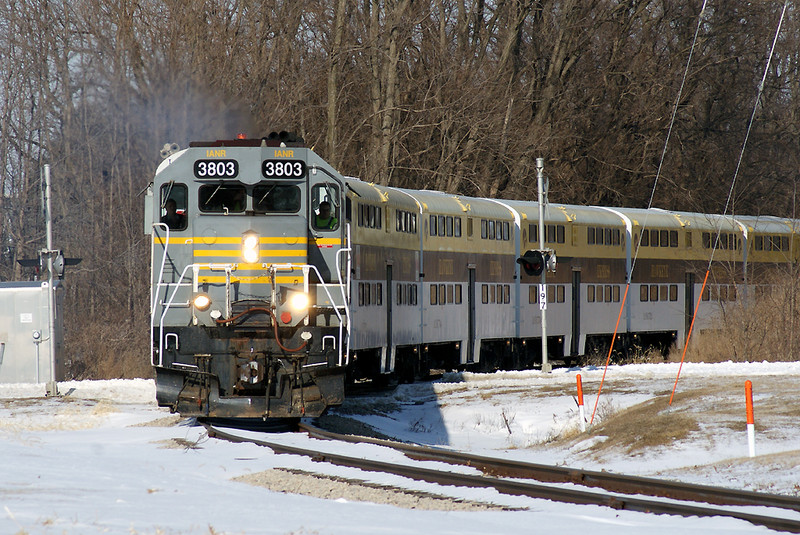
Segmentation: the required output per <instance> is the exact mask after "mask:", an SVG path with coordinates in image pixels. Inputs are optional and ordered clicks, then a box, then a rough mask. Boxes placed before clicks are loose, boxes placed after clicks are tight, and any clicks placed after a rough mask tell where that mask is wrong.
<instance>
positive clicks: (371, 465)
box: [203, 423, 800, 533]
mask: <svg viewBox="0 0 800 535" xmlns="http://www.w3.org/2000/svg"><path fill="white" fill-rule="evenodd" d="M203 425H204V426H205V428H206V430H207V431H208V435H209V436H210V437H214V438H219V439H223V440H228V441H231V442H242V443H251V444H256V445H259V446H264V447H267V448H270V449H271V450H273V451H274V452H275V453H277V454H290V455H301V456H305V457H309V458H311V459H312V460H314V461H317V462H327V463H331V464H335V465H339V466H347V467H351V468H357V469H360V470H366V471H370V472H382V473H388V474H394V475H398V476H401V477H407V478H411V479H414V480H419V481H427V482H429V483H436V484H440V485H454V486H461V487H472V488H494V489H495V490H497V491H498V492H500V493H503V494H509V495H516V496H528V497H531V498H542V499H546V500H550V501H557V502H565V503H574V504H581V505H600V506H606V507H611V508H613V509H617V510H627V511H637V512H643V513H651V514H670V515H678V516H698V517H711V516H721V517H728V518H736V519H739V520H744V521H746V522H750V523H751V524H754V525H757V526H765V527H767V528H769V529H773V530H778V531H787V532H791V533H800V520H791V519H784V518H776V517H770V516H764V515H756V514H750V513H745V512H741V511H730V510H725V509H717V508H708V507H699V506H695V505H687V504H685V503H673V502H661V501H656V500H646V499H641V498H634V497H629V496H619V495H613V494H601V493H598V492H591V491H586V490H576V489H570V488H563V487H555V486H550V485H541V484H536V483H528V482H521V481H512V480H507V479H497V478H494V477H489V476H485V475H471V474H460V473H453V472H446V471H441V470H432V469H429V468H422V467H417V466H408V465H398V464H394V463H388V462H382V461H375V460H371V459H361V458H354V457H348V456H345V455H339V454H335V453H325V452H321V451H317V450H310V449H306V448H299V447H296V446H288V445H286V444H279V443H275V442H269V441H266V440H259V439H255V438H248V437H243V436H240V435H237V434H235V433H232V432H229V431H223V430H222V429H219V428H216V427H214V426H212V425H210V424H207V423H204V424H203Z"/></svg>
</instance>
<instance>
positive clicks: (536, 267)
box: [517, 249, 558, 277]
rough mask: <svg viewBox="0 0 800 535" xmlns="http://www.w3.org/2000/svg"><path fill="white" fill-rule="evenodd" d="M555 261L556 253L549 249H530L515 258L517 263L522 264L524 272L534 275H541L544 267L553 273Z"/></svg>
mask: <svg viewBox="0 0 800 535" xmlns="http://www.w3.org/2000/svg"><path fill="white" fill-rule="evenodd" d="M557 263H558V262H557V260H556V253H555V252H554V251H552V250H550V249H548V250H545V251H539V250H537V249H534V250H530V251H527V252H526V253H525V254H524V255H522V256H520V257H519V258H517V264H519V265H521V266H522V269H523V270H525V273H526V274H527V275H531V276H534V277H536V276H539V275H541V274H542V271H544V270H545V269H546V270H547V271H552V272H553V273H555V271H556V264H557Z"/></svg>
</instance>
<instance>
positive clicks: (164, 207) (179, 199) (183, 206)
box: [159, 182, 189, 230]
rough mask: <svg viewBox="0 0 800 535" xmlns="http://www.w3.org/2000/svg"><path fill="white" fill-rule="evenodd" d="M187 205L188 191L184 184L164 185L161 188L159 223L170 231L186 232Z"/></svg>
mask: <svg viewBox="0 0 800 535" xmlns="http://www.w3.org/2000/svg"><path fill="white" fill-rule="evenodd" d="M188 205H189V203H188V190H187V188H186V186H185V185H184V184H175V183H174V182H170V183H168V184H164V185H163V186H161V197H160V201H159V206H160V209H159V217H160V219H159V221H160V222H161V223H164V224H165V225H167V227H169V229H170V230H186V226H187V220H188V218H189V213H188V209H187V208H188Z"/></svg>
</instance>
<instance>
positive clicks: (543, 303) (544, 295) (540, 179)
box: [536, 158, 553, 373]
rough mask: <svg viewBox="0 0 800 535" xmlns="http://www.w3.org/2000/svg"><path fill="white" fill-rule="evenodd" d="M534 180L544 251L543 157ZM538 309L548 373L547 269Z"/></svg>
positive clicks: (543, 368)
mask: <svg viewBox="0 0 800 535" xmlns="http://www.w3.org/2000/svg"><path fill="white" fill-rule="evenodd" d="M536 181H537V183H538V186H539V250H540V251H544V158H536ZM539 310H541V312H542V372H544V373H550V372H551V371H553V368H552V366H550V363H549V362H548V361H547V269H546V266H545V269H542V279H541V283H540V284H539Z"/></svg>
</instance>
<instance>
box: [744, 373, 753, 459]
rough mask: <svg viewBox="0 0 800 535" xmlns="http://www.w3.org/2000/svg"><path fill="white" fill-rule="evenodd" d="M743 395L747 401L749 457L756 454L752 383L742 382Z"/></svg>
mask: <svg viewBox="0 0 800 535" xmlns="http://www.w3.org/2000/svg"><path fill="white" fill-rule="evenodd" d="M744 397H745V399H746V402H747V444H748V446H749V447H750V457H755V456H756V419H755V417H754V416H753V383H751V382H750V381H749V380H748V381H745V382H744Z"/></svg>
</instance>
